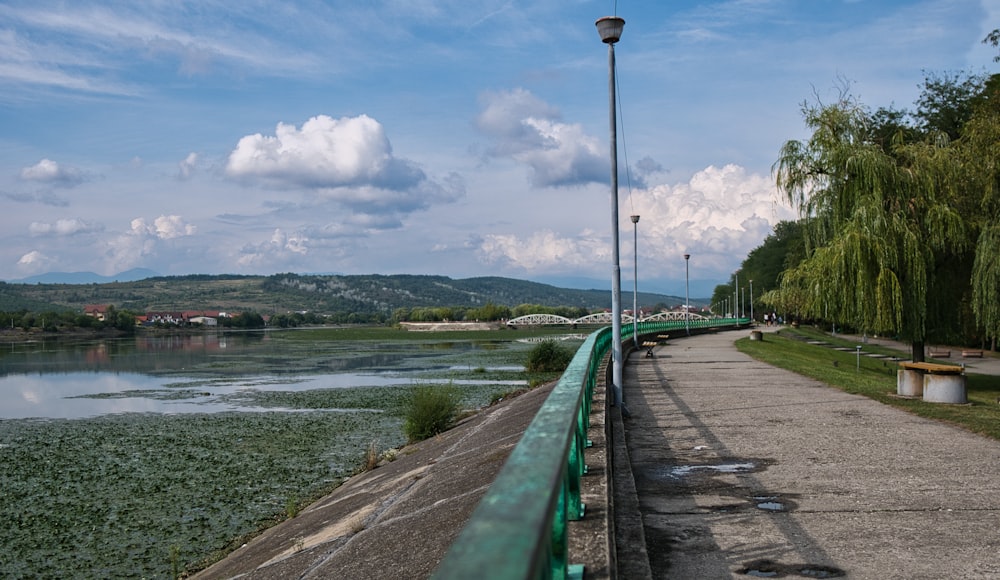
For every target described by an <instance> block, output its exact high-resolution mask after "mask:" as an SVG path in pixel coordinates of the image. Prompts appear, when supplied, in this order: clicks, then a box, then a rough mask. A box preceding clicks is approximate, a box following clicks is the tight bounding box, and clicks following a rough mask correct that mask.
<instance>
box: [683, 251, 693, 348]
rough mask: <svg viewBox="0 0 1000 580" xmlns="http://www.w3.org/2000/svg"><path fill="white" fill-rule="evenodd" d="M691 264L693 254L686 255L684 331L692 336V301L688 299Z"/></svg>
mask: <svg viewBox="0 0 1000 580" xmlns="http://www.w3.org/2000/svg"><path fill="white" fill-rule="evenodd" d="M690 263H691V254H684V331H685V332H687V333H688V334H689V335H690V334H691V322H690V318H691V300H690V299H689V298H688V272H689V270H688V264H690Z"/></svg>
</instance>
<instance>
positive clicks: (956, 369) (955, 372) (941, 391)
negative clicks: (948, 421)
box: [896, 361, 968, 404]
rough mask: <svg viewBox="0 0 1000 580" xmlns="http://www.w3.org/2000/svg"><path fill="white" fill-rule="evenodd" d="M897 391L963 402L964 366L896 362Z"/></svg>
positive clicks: (945, 400)
mask: <svg viewBox="0 0 1000 580" xmlns="http://www.w3.org/2000/svg"><path fill="white" fill-rule="evenodd" d="M896 394H898V395H900V396H903V397H923V399H924V400H925V401H928V402H931V403H963V404H964V403H966V402H968V399H967V398H966V387H965V369H964V368H962V367H960V366H958V365H944V364H939V363H929V362H908V361H903V362H900V363H899V370H898V371H897V373H896Z"/></svg>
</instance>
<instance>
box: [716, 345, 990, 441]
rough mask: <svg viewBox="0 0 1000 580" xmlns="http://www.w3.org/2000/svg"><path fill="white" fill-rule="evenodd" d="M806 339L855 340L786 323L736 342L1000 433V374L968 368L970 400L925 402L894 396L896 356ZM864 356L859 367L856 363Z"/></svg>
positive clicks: (914, 408) (760, 354) (769, 358)
mask: <svg viewBox="0 0 1000 580" xmlns="http://www.w3.org/2000/svg"><path fill="white" fill-rule="evenodd" d="M803 339H810V340H811V339H818V340H823V341H825V342H827V343H829V344H832V345H836V346H845V347H849V348H851V349H854V348H855V347H856V346H857V343H856V342H854V341H849V340H843V339H839V338H837V337H835V336H830V335H828V334H823V333H818V332H815V331H811V330H809V329H791V328H788V329H782V330H781V331H780V332H779V333H777V334H765V335H764V340H763V341H751V340H750V339H749V338H743V339H740V340H738V341H736V347H737V348H738V349H739V350H740V351H741V352H744V353H746V354H748V355H750V356H752V357H753V358H755V359H757V360H760V361H763V362H766V363H768V364H772V365H774V366H776V367H780V368H783V369H787V370H790V371H792V372H795V373H798V374H800V375H804V376H807V377H810V378H813V379H816V380H818V381H821V382H824V383H826V384H828V385H830V386H832V387H836V388H838V389H841V390H843V391H846V392H848V393H855V394H859V395H864V396H866V397H869V398H872V399H875V400H876V401H879V402H880V403H884V404H886V405H892V406H893V407H898V408H901V409H905V410H906V411H909V412H911V413H913V414H915V415H919V416H921V417H926V418H929V419H936V420H939V421H945V422H948V423H951V424H954V425H958V426H961V427H963V428H965V429H968V430H970V431H973V432H975V433H979V434H982V435H985V436H987V437H992V438H994V439H1000V404H998V403H997V401H998V398H1000V376H995V375H980V374H972V373H968V374H967V383H966V387H967V390H968V399H969V403H968V404H967V405H949V404H942V403H926V402H924V401H921V400H917V399H905V398H900V397H897V396H896V370H897V366H896V364H895V362H893V361H892V360H888V359H874V358H871V357H867V356H864V355H862V356H861V357H860V361H859V357H858V356H857V354H856V353H855V352H844V351H838V350H834V349H833V348H830V347H827V346H820V345H813V344H809V343H808V342H806V340H803ZM864 351H865V352H874V353H879V354H887V355H889V356H896V357H902V358H906V357H908V356H909V353H906V352H900V351H896V350H893V349H891V348H886V347H880V346H875V345H865V347H864ZM859 362H860V368H859V366H858V363H859Z"/></svg>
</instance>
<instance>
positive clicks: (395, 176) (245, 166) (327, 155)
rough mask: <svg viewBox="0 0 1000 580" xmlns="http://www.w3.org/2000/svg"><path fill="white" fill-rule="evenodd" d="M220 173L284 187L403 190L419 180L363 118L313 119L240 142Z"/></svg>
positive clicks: (376, 127) (368, 119)
mask: <svg viewBox="0 0 1000 580" xmlns="http://www.w3.org/2000/svg"><path fill="white" fill-rule="evenodd" d="M226 172H227V174H229V175H230V176H232V177H235V178H239V179H253V178H260V179H263V180H265V181H268V182H270V183H271V184H272V185H278V186H286V187H287V186H303V187H343V186H357V185H380V186H383V187H387V188H407V187H412V186H413V185H415V184H416V183H417V182H419V181H420V180H421V179H423V178H424V175H423V172H421V171H420V170H419V169H417V168H415V167H413V166H412V165H410V164H409V163H408V162H406V161H403V160H400V159H398V158H395V157H393V154H392V147H391V145H390V144H389V139H388V138H387V137H386V135H385V130H384V129H383V128H382V125H381V124H380V123H379V122H378V121H376V120H374V119H372V118H371V117H369V116H367V115H361V116H358V117H344V118H341V119H333V118H331V117H328V116H326V115H319V116H317V117H313V118H311V119H309V120H308V121H306V122H305V123H303V124H302V128H301V129H298V128H297V127H295V126H294V125H288V124H285V123H278V127H277V129H276V130H275V134H274V136H273V137H272V136H265V135H261V134H260V133H258V134H256V135H248V136H246V137H243V138H242V139H240V141H239V143H237V145H236V149H235V150H233V152H232V153H230V155H229V160H228V162H227V164H226Z"/></svg>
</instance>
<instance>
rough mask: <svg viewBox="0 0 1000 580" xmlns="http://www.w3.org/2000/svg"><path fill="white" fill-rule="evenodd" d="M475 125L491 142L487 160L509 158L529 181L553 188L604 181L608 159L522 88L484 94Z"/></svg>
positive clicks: (581, 132)
mask: <svg viewBox="0 0 1000 580" xmlns="http://www.w3.org/2000/svg"><path fill="white" fill-rule="evenodd" d="M480 103H481V104H482V107H483V109H482V112H481V113H480V114H479V116H478V118H477V120H476V125H477V126H478V128H479V130H480V131H482V132H483V133H485V134H486V135H488V136H489V137H490V138H492V139H493V145H492V147H491V148H490V151H489V155H492V156H497V157H509V158H511V159H514V160H515V161H517V162H519V163H522V164H524V165H527V166H528V167H529V168H531V182H532V184H533V185H535V186H537V187H552V186H563V185H577V184H584V183H591V182H600V181H605V180H607V179H608V163H609V161H608V156H607V152H606V151H601V147H600V144H599V142H598V140H597V139H596V138H595V137H593V136H591V135H587V134H586V133H585V132H584V130H583V128H582V127H581V126H580V125H578V124H570V123H564V122H561V121H560V116H559V111H558V110H557V109H555V108H554V107H552V106H550V105H548V104H546V103H545V102H544V101H542V100H541V99H539V98H537V97H535V96H534V95H532V94H531V93H530V92H529V91H526V90H524V89H514V90H511V91H506V92H498V93H486V94H484V95H482V96H481V97H480Z"/></svg>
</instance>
